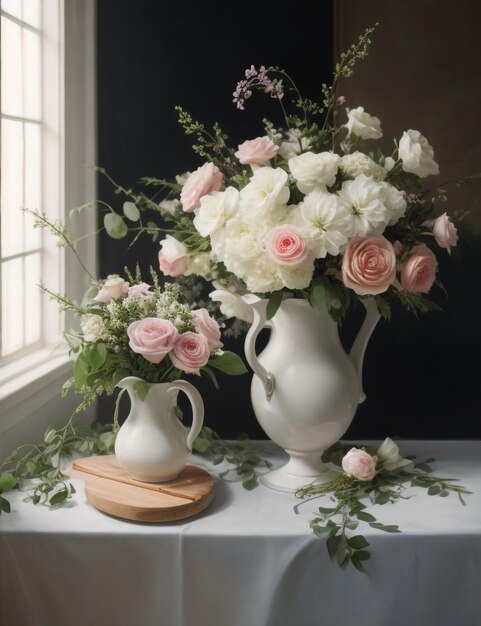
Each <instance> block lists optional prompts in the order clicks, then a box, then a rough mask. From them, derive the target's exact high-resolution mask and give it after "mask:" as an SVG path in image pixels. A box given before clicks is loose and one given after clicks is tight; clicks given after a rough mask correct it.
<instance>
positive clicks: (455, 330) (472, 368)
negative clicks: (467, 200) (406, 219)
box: [97, 0, 481, 438]
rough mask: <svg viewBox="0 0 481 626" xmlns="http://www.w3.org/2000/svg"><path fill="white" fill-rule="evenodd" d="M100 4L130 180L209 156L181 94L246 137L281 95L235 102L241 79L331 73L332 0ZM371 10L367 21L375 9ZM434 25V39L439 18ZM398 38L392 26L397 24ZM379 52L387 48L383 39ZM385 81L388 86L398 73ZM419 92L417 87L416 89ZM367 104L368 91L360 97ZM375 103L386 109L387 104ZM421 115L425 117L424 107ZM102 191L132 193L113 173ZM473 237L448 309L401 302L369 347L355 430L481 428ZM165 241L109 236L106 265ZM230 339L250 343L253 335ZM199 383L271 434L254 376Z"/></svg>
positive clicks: (111, 103)
mask: <svg viewBox="0 0 481 626" xmlns="http://www.w3.org/2000/svg"><path fill="white" fill-rule="evenodd" d="M371 4H372V3H371ZM384 4H385V3H384ZM97 5H98V103H99V108H98V112H99V120H98V127H99V165H101V166H103V167H105V168H106V169H107V170H108V171H109V173H110V174H111V175H112V177H113V178H114V179H116V180H118V182H120V183H122V184H123V185H124V186H130V185H134V184H135V183H136V181H137V180H138V179H139V178H140V177H141V176H147V175H150V176H159V177H173V176H174V175H175V174H178V173H180V172H183V171H186V170H188V169H192V168H195V167H196V166H198V165H199V164H200V162H199V160H198V159H197V157H196V156H195V155H194V153H193V152H192V150H191V148H190V140H189V138H188V137H185V136H184V134H183V131H182V130H181V128H180V127H179V126H178V124H177V116H176V113H175V111H174V106H175V105H176V104H181V105H183V106H184V107H185V108H186V109H187V110H188V111H190V112H191V113H192V115H193V116H194V118H197V119H199V120H202V121H204V122H205V123H206V124H207V125H208V124H211V123H212V122H214V121H216V120H217V121H219V122H220V123H221V126H222V127H223V128H224V129H225V130H226V131H227V132H228V134H229V135H230V137H231V140H232V143H233V144H237V143H239V142H241V141H243V140H244V139H246V138H251V137H255V136H256V135H258V134H259V133H262V127H261V124H260V120H261V119H262V117H263V116H268V117H271V118H272V117H274V118H275V116H276V114H277V109H276V103H275V101H270V100H269V99H266V98H265V97H263V96H262V95H261V94H255V95H254V97H253V98H252V100H251V101H249V103H248V104H249V106H248V107H247V108H246V111H244V112H241V111H238V110H237V109H236V108H235V106H234V105H233V104H232V92H233V90H234V87H235V84H236V82H237V81H238V80H240V79H241V78H242V77H243V73H244V70H245V68H246V67H248V66H250V65H251V64H254V65H261V64H264V65H266V66H267V65H270V64H273V65H279V66H281V67H284V68H285V69H287V70H288V71H289V72H290V73H291V74H292V75H293V76H294V77H295V78H296V80H297V82H298V84H299V86H300V88H301V91H303V92H304V93H305V94H306V95H309V96H311V97H317V96H318V94H319V88H320V85H321V83H322V82H324V81H326V82H328V81H329V77H330V73H331V67H332V62H333V59H332V48H333V33H334V27H333V23H332V22H333V20H332V3H331V2H326V1H323V2H318V3H312V2H309V1H307V0H300V1H298V2H296V4H295V10H292V11H291V12H289V13H288V14H286V12H285V10H284V9H280V7H279V4H278V3H277V2H273V1H268V2H262V3H261V2H251V1H246V2H242V3H231V2H220V1H214V0H207V1H205V2H202V3H198V2H193V1H192V2H190V1H189V2H187V1H183V2H175V1H174V0H170V1H165V2H157V1H155V0H137V1H136V2H135V3H133V2H130V1H128V2H127V1H123V0H98V3H97ZM341 5H342V3H339V4H338V3H336V6H338V8H339V6H341ZM353 6H357V5H355V4H354V5H353ZM342 19H343V16H342V15H338V20H341V22H342ZM363 19H364V18H363ZM364 21H365V20H364ZM364 21H362V20H360V22H359V28H358V29H357V30H358V32H361V30H362V29H364V28H365V26H366V25H367V23H372V22H373V21H375V16H373V19H372V20H370V21H369V22H367V23H364ZM361 22H362V23H361ZM338 24H339V21H338ZM350 24H352V20H351V22H350ZM382 28H383V25H382V24H381V29H382ZM385 28H391V29H394V28H395V24H394V23H388V24H387V26H385ZM422 36H423V38H424V39H423V42H422V44H423V50H425V49H426V42H425V38H426V37H429V28H427V29H426V30H425V31H423V35H422ZM419 37H421V35H419ZM384 38H388V39H389V35H388V34H386V33H384ZM351 39H352V38H351ZM417 45H421V41H419V42H418V41H416V39H414V40H410V41H409V46H417ZM398 53H399V51H398ZM377 54H380V56H381V57H382V56H383V51H382V50H381V51H380V52H379V50H378V51H377ZM371 58H372V57H371ZM370 62H371V60H368V62H367V64H369V63H370ZM381 62H382V61H381ZM391 62H392V61H391ZM378 63H379V59H378ZM397 80H403V79H402V77H397ZM407 82H408V83H409V80H408V81H407ZM383 88H388V85H387V84H386V82H384V83H383ZM406 94H407V96H408V97H411V96H409V91H408V89H406ZM361 95H362V94H361ZM417 97H420V96H419V94H417ZM362 103H363V101H362V98H361V100H360V101H359V102H356V103H354V102H353V103H352V106H358V104H362ZM441 104H442V103H439V106H440V105H441ZM366 109H367V110H369V109H368V108H367V106H366ZM372 112H373V113H374V114H376V115H378V116H379V117H381V119H382V118H383V115H382V111H372ZM412 125H413V126H411V127H414V128H417V126H416V123H415V119H413V121H412ZM400 130H401V131H402V130H404V128H402V129H400ZM421 130H422V129H421ZM426 134H427V132H426ZM441 167H442V163H441ZM478 170H481V164H478ZM99 197H100V198H101V199H104V200H107V201H109V202H114V203H115V202H116V203H117V204H120V201H119V199H118V198H117V197H116V196H113V195H112V193H111V188H110V186H109V185H108V184H105V181H104V180H103V179H102V178H101V179H100V180H99ZM468 239H469V241H468V242H466V243H465V244H463V246H461V247H460V249H459V250H458V251H457V254H455V255H454V258H453V259H452V262H450V259H448V255H447V253H446V254H444V255H441V268H440V277H441V279H442V280H443V282H444V283H445V285H446V287H447V289H448V292H449V298H448V299H446V298H445V297H444V295H443V294H442V292H441V291H440V290H438V291H437V293H436V294H435V298H436V299H438V301H439V302H440V304H442V306H443V308H444V312H443V313H432V314H429V315H427V316H425V317H424V318H423V319H422V320H420V321H417V320H416V319H415V318H413V317H412V316H410V315H408V314H407V313H406V312H404V311H403V310H396V311H394V315H393V320H392V322H391V323H389V324H386V323H384V322H381V323H380V324H379V326H378V328H377V329H376V331H375V333H374V335H373V337H372V339H371V342H370V345H369V348H368V352H367V356H366V364H365V391H366V393H367V395H368V400H367V401H366V402H365V404H364V405H362V406H361V407H360V408H359V411H358V413H357V415H356V418H355V420H354V422H353V425H352V427H351V429H350V431H349V432H348V436H352V437H373V438H374V437H377V438H381V437H385V436H387V435H400V436H404V437H413V438H414V437H430V438H443V437H481V420H480V417H481V401H480V395H479V394H478V393H477V386H478V379H479V374H480V373H481V362H480V355H481V331H480V326H481V325H480V323H479V322H480V320H481V296H480V292H479V290H476V289H475V288H473V285H479V284H480V278H481V252H480V251H481V246H480V244H481V242H480V241H479V237H478V239H476V237H475V236H472V235H470V236H469V237H468ZM157 252H158V245H157V244H152V242H151V241H150V240H148V239H144V240H142V241H139V243H138V244H137V245H136V246H134V247H133V248H132V250H131V251H129V252H127V251H126V244H125V240H123V241H121V242H115V241H112V240H110V239H108V238H107V237H105V236H103V235H102V236H101V237H100V272H101V275H102V276H105V275H107V274H108V273H112V272H122V268H123V266H124V265H125V264H128V265H130V266H132V265H133V264H134V263H135V262H136V261H137V260H138V259H141V261H142V265H143V267H144V268H145V267H147V266H148V265H149V264H152V265H154V266H155V265H156V259H157ZM357 323H358V320H356V319H354V320H351V321H350V322H349V323H346V324H345V326H344V328H343V329H342V331H341V333H342V336H343V340H344V341H345V343H346V345H348V344H349V342H350V340H351V338H352V336H353V334H354V332H355V328H356V324H357ZM228 347H229V348H231V349H234V350H237V351H239V352H241V351H242V342H241V341H237V342H233V343H229V345H228ZM194 382H195V383H196V384H197V383H198V384H199V386H200V388H201V391H202V393H203V396H204V399H205V402H206V420H207V423H208V424H209V425H211V426H213V427H214V428H215V429H216V430H217V431H218V432H219V433H220V434H221V435H222V436H223V437H232V436H235V435H237V434H238V433H239V432H241V431H247V432H248V433H249V435H250V436H251V437H262V436H263V433H262V431H261V430H260V428H259V426H258V425H257V422H256V420H255V417H254V415H253V413H252V409H251V407H250V401H249V386H250V376H243V377H241V378H232V377H223V378H221V381H220V382H221V391H220V392H216V391H215V390H213V389H212V387H211V384H210V383H209V382H206V381H203V380H200V381H199V380H198V379H196V380H195V381H194ZM111 411H112V408H111V404H109V403H106V402H105V401H104V400H102V402H101V405H100V412H101V413H100V417H101V418H102V417H104V418H105V417H106V416H107V419H108V418H109V416H110V414H111Z"/></svg>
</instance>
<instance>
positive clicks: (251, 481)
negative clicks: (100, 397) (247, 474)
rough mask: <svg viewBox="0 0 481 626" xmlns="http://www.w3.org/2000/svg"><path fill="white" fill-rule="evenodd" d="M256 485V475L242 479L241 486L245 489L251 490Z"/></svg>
mask: <svg viewBox="0 0 481 626" xmlns="http://www.w3.org/2000/svg"><path fill="white" fill-rule="evenodd" d="M258 485H259V481H258V480H257V476H253V477H252V478H249V480H244V482H243V483H242V486H243V487H244V489H247V491H252V489H255V488H256V487H257V486H258Z"/></svg>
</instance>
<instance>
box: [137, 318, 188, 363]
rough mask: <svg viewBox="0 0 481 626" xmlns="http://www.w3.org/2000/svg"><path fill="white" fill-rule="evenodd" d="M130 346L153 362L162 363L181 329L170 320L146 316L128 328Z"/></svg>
mask: <svg viewBox="0 0 481 626" xmlns="http://www.w3.org/2000/svg"><path fill="white" fill-rule="evenodd" d="M127 334H128V336H129V339H130V341H129V346H130V347H131V348H132V350H133V351H134V352H136V353H137V354H141V355H142V356H143V357H144V359H147V361H150V362H151V363H160V361H162V359H163V358H164V357H165V355H166V354H167V353H168V352H170V351H171V350H172V349H173V348H174V346H175V342H176V341H177V339H178V337H179V331H178V330H177V328H176V327H175V326H174V325H173V324H172V322H169V321H168V320H163V319H160V318H158V317H144V319H141V320H137V321H136V322H132V324H130V326H129V327H128V328H127Z"/></svg>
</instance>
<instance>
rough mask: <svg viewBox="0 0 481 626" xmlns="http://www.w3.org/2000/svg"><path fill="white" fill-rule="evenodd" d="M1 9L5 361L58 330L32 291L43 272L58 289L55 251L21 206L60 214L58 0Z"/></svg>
mask: <svg viewBox="0 0 481 626" xmlns="http://www.w3.org/2000/svg"><path fill="white" fill-rule="evenodd" d="M1 8H2V14H1V63H2V76H1V183H0V186H1V243H0V261H1V278H0V280H1V286H2V288H1V338H0V359H1V362H2V363H5V362H8V361H11V360H13V359H14V358H15V357H18V356H20V355H21V354H24V353H26V352H31V351H33V350H34V349H36V348H39V347H41V346H42V345H46V344H47V343H50V342H51V341H52V339H53V338H54V336H55V335H56V334H57V335H58V332H59V331H60V322H59V316H58V315H55V314H53V316H52V312H51V313H50V315H47V311H46V310H45V308H46V307H45V305H44V299H43V298H42V297H41V293H40V290H39V288H38V284H39V283H40V281H41V280H42V279H46V277H47V276H48V279H49V283H51V282H53V283H54V284H53V288H54V289H60V288H62V285H61V280H60V279H61V277H60V276H59V271H58V268H60V266H61V258H60V250H59V249H58V248H56V247H55V242H52V241H51V240H49V238H48V237H47V236H46V233H43V232H42V231H41V230H38V229H37V230H35V229H34V228H33V226H32V218H31V216H30V215H29V214H27V213H24V212H22V210H21V209H22V208H23V207H28V208H31V209H34V208H35V209H40V210H45V211H46V212H47V213H48V215H49V217H50V218H52V219H54V220H55V219H58V218H60V217H61V215H60V194H59V191H58V190H59V189H60V187H61V169H60V149H61V119H60V114H61V111H60V106H59V104H60V89H61V84H60V76H61V73H60V62H61V42H60V28H59V27H60V2H59V0H49V1H48V2H44V3H42V2H41V0H1ZM54 190H55V191H54ZM13 294H15V295H14V297H12V295H13ZM47 320H49V324H48V328H47Z"/></svg>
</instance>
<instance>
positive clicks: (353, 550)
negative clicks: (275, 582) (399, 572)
mask: <svg viewBox="0 0 481 626" xmlns="http://www.w3.org/2000/svg"><path fill="white" fill-rule="evenodd" d="M392 443H393V442H391V444H392ZM349 448H351V446H349ZM347 449H348V448H347V447H346V446H343V445H340V444H337V445H336V446H334V447H333V448H331V449H330V450H329V451H328V454H327V455H326V457H324V458H325V460H330V461H332V462H334V463H336V464H338V465H340V463H341V459H342V457H343V456H344V453H345V452H346V451H347ZM396 449H397V447H396ZM364 450H365V451H367V452H368V453H369V454H370V455H371V456H372V457H373V459H376V456H375V455H376V451H375V450H374V449H369V448H368V449H367V450H366V449H365V448H364ZM414 460H415V459H414V457H410V458H409V459H407V460H406V459H400V461H402V464H400V465H399V466H398V467H394V468H392V469H387V468H386V467H383V463H382V461H381V463H380V464H379V468H380V469H379V471H378V472H377V473H376V474H375V476H374V477H373V478H372V479H371V480H360V479H358V478H356V477H355V476H353V475H350V474H348V473H340V474H339V476H337V477H336V478H335V479H334V480H331V481H329V482H326V483H323V484H319V485H308V486H306V487H303V488H302V489H299V490H298V491H297V493H296V496H297V497H298V498H300V499H301V500H303V502H302V503H300V504H298V505H296V506H295V507H294V509H295V511H296V512H298V511H299V506H301V505H302V504H305V503H306V502H309V501H312V500H313V499H315V498H320V497H328V498H329V501H330V502H331V503H332V504H331V505H330V506H320V507H318V510H317V512H318V515H316V517H314V518H313V519H311V521H310V528H311V529H312V532H313V533H314V534H315V535H316V536H318V537H320V538H323V539H325V540H326V548H327V551H328V553H329V556H330V558H331V559H335V560H336V562H337V564H338V565H339V566H340V567H342V568H344V567H346V566H347V565H348V563H352V565H353V566H354V567H355V568H356V569H357V570H358V571H360V572H363V573H366V569H365V567H364V565H363V563H364V561H367V560H369V559H370V558H371V552H370V551H369V550H368V549H367V548H368V547H369V542H368V541H367V539H366V538H365V536H364V535H362V534H352V532H353V531H356V530H357V528H358V527H359V525H360V524H362V523H365V524H368V526H370V527H371V528H374V529H376V530H380V531H383V532H387V533H399V532H401V530H400V528H399V526H397V525H395V524H388V525H386V524H382V523H381V522H378V520H377V519H376V517H375V516H374V515H372V513H370V512H367V510H366V509H367V507H368V505H369V504H371V505H375V504H380V505H383V504H387V503H388V502H390V503H393V502H395V501H397V500H399V499H405V498H407V496H406V495H405V490H406V489H407V488H408V487H422V488H424V489H426V490H427V494H428V495H429V496H440V497H446V496H448V495H449V493H451V492H452V493H456V494H457V496H458V498H459V500H460V502H461V503H462V504H463V505H465V504H466V502H465V500H464V498H463V495H466V494H470V493H472V492H471V491H469V490H468V489H466V487H463V486H462V485H459V484H456V483H457V479H455V478H444V477H440V476H436V475H434V474H433V473H432V468H431V463H433V462H434V461H435V459H427V460H426V461H423V462H418V463H415V462H414ZM407 461H410V464H409V465H406V463H407ZM407 468H408V469H407Z"/></svg>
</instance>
